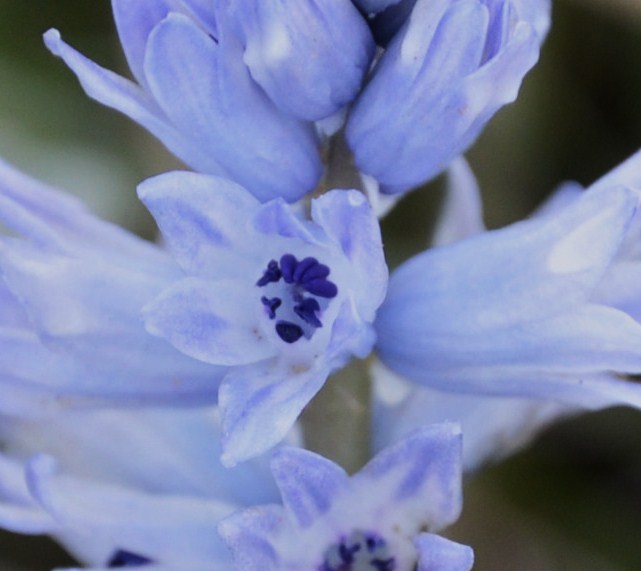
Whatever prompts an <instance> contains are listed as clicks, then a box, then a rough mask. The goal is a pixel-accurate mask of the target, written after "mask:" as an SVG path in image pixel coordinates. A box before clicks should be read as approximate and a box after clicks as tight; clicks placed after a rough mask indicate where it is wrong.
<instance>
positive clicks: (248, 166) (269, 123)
mask: <svg viewBox="0 0 641 571" xmlns="http://www.w3.org/2000/svg"><path fill="white" fill-rule="evenodd" d="M217 42H218V43H217ZM177 45H178V46H181V48H180V50H176V49H175V46H177ZM240 49H241V48H240V46H239V45H237V44H236V41H235V40H234V39H233V38H231V37H224V38H220V39H218V40H216V39H213V38H212V37H210V36H209V35H207V33H205V32H204V31H203V30H202V29H201V28H199V27H198V26H197V25H196V24H195V23H194V22H192V21H191V20H190V19H189V18H187V17H185V16H182V15H180V14H170V15H169V16H168V17H167V18H165V20H163V22H161V23H160V24H159V25H158V26H157V27H156V28H155V29H154V31H153V32H152V34H151V35H150V37H149V43H148V46H147V54H146V59H145V74H146V77H147V81H148V82H149V86H150V89H151V91H152V92H153V95H154V97H155V98H156V100H157V101H158V103H159V104H160V106H161V107H162V108H163V110H164V111H165V113H166V114H167V115H168V116H169V117H170V118H171V121H172V122H173V123H174V124H175V125H176V126H177V128H178V129H179V130H180V131H181V132H183V133H189V137H190V140H191V141H193V144H194V146H198V147H199V148H200V149H202V151H203V152H206V153H207V155H209V156H212V157H214V158H215V160H216V161H217V162H218V164H220V165H221V166H222V169H223V171H222V172H217V171H214V173H215V174H225V175H226V176H228V177H229V178H232V179H233V180H235V181H238V182H239V183H240V184H242V185H243V186H244V187H245V188H247V189H249V190H250V192H251V193H252V194H254V196H256V197H257V198H258V199H260V200H263V201H264V200H268V199H270V198H275V197H277V196H282V197H283V198H285V199H286V200H288V201H294V200H297V199H298V198H300V197H301V196H303V195H304V194H305V193H307V192H309V191H310V190H312V189H313V188H314V186H315V185H316V182H317V180H318V178H319V176H320V170H321V167H320V162H319V159H318V151H317V143H316V141H315V138H314V135H313V133H312V132H311V128H310V127H309V126H307V125H304V124H302V123H300V122H298V121H294V120H292V119H289V118H287V117H285V116H283V115H282V114H280V113H279V112H278V111H277V110H276V109H275V108H274V107H273V105H272V104H271V102H269V100H268V99H267V98H266V96H265V95H264V94H263V93H262V92H261V91H260V89H259V88H258V86H256V85H255V84H254V83H253V82H252V81H251V79H250V77H249V72H248V71H247V69H246V68H245V67H244V64H243V62H242V54H241V53H240ZM200 170H203V169H200ZM205 172H207V170H206V169H205Z"/></svg>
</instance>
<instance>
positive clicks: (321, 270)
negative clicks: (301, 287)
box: [299, 264, 329, 284]
mask: <svg viewBox="0 0 641 571" xmlns="http://www.w3.org/2000/svg"><path fill="white" fill-rule="evenodd" d="M328 275H329V267H327V266H326V265H325V264H316V265H315V266H312V267H310V268H308V269H307V270H305V272H304V273H303V275H302V276H301V277H300V280H299V281H300V282H301V283H302V284H304V283H305V282H308V281H310V280H315V279H322V278H326V277H327V276H328Z"/></svg>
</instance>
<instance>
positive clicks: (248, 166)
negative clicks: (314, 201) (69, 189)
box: [45, 0, 374, 201]
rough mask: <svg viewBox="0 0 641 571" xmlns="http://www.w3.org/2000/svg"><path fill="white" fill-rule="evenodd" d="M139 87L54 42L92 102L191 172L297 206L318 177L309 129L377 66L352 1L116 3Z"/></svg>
mask: <svg viewBox="0 0 641 571" xmlns="http://www.w3.org/2000/svg"><path fill="white" fill-rule="evenodd" d="M112 4H113V10H114V15H115V19H116V24H117V27H118V32H119V35H120V39H121V42H122V45H123V48H124V50H125V53H126V55H127V60H128V62H129V67H130V68H131V70H132V72H133V74H134V76H135V78H136V80H137V82H138V85H136V84H134V83H132V82H130V81H128V80H125V79H124V78H122V77H119V76H116V75H115V74H113V73H111V72H109V71H107V70H104V69H102V68H100V67H99V66H97V65H95V64H94V63H93V62H91V61H89V60H87V59H86V58H84V57H83V56H82V55H80V54H79V53H78V52H76V51H75V50H73V49H72V48H70V47H69V46H68V45H66V44H65V43H64V42H63V41H62V40H61V39H60V34H59V33H58V32H57V31H55V30H51V31H49V32H48V33H47V34H46V36H45V39H46V43H47V45H48V47H49V49H50V50H51V51H52V52H53V53H55V54H56V55H59V56H60V57H62V58H63V59H64V61H65V62H66V63H67V65H68V66H69V67H70V68H71V69H72V70H73V71H74V73H76V75H77V76H78V78H79V80H80V81H81V83H82V85H83V87H84V88H85V90H86V91H87V93H88V94H89V95H90V96H91V97H93V98H95V99H97V100H98V101H100V102H101V103H103V104H105V105H108V106H110V107H113V108H115V109H117V110H119V111H121V112H123V113H124V114H126V115H128V116H129V117H131V118H132V119H133V120H135V121H137V122H138V123H140V124H141V125H143V126H144V127H145V128H147V129H148V130H149V131H151V132H152V133H153V134H154V135H155V136H157V137H158V138H159V139H160V140H161V141H162V142H163V143H164V144H165V145H166V146H167V147H168V148H169V149H170V150H171V151H172V152H174V153H175V154H176V155H177V156H178V157H180V158H181V159H182V160H183V161H185V162H186V163H187V164H188V165H190V166H191V167H193V168H194V169H195V170H197V171H200V172H204V173H211V174H217V175H222V176H225V177H228V178H231V179H233V180H234V181H236V182H238V183H240V184H242V185H243V186H245V187H246V188H248V189H250V190H251V192H252V193H254V195H255V196H257V197H258V198H259V199H261V200H268V199H270V198H275V197H277V196H281V197H283V198H285V199H286V200H288V201H294V200H297V199H298V198H300V197H301V196H303V195H304V194H305V193H307V192H310V191H312V190H313V189H314V188H315V186H316V184H317V182H318V180H319V178H320V175H321V158H320V154H319V152H318V147H319V145H320V141H319V139H318V137H317V135H316V131H315V129H314V126H313V124H312V123H311V121H312V120H316V119H321V118H324V117H327V116H329V115H332V114H333V113H335V112H336V111H338V110H339V109H341V108H342V107H343V106H344V105H346V104H347V103H349V101H351V99H353V97H354V96H355V95H356V93H357V91H358V89H359V88H360V84H361V81H362V78H363V75H364V74H365V73H366V72H367V70H368V69H369V64H370V61H371V59H372V58H373V55H374V43H373V40H372V38H371V34H370V32H369V29H368V28H367V25H366V24H365V22H364V21H363V20H362V18H361V17H360V15H359V13H358V11H357V10H356V9H355V8H354V6H353V5H352V4H351V2H347V1H340V2H331V3H326V2H324V3H317V2H314V1H312V0H301V1H300V2H296V3H294V4H293V5H287V6H286V7H285V6H284V4H283V3H282V2H279V1H277V0H270V1H267V2H254V3H249V4H248V3H245V5H243V6H242V7H241V6H236V5H235V4H234V3H228V2H218V3H216V2H212V3H210V4H207V5H205V4H203V3H202V2H196V1H194V0H190V1H186V2H181V3H179V4H174V3H168V2H165V1H163V0H139V1H137V2H131V1H128V0H113V2H112Z"/></svg>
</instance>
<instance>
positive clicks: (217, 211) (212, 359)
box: [139, 173, 387, 464]
mask: <svg viewBox="0 0 641 571" xmlns="http://www.w3.org/2000/svg"><path fill="white" fill-rule="evenodd" d="M139 194H140V196H141V198H142V200H143V202H144V203H145V204H146V205H147V207H148V208H149V209H150V211H151V212H152V214H153V215H154V217H155V218H156V221H157V222H158V225H159V226H160V229H161V231H162V234H163V237H164V239H165V240H166V242H167V246H168V248H169V250H170V251H171V253H172V254H173V256H174V258H175V259H176V261H177V262H178V263H179V264H180V266H181V267H182V269H183V271H184V272H185V277H183V278H182V279H180V280H176V282H175V283H173V284H172V285H171V286H170V287H168V288H167V289H166V290H165V291H163V292H162V293H161V294H160V295H159V296H158V297H157V298H156V299H155V300H153V301H150V303H149V304H148V305H147V306H146V308H145V310H144V317H145V323H146V326H147V329H148V330H149V331H150V332H151V333H153V334H154V335H158V336H161V337H163V338H164V339H166V340H167V341H169V342H170V343H171V344H173V345H174V346H175V347H176V348H177V349H179V350H180V351H183V352H184V353H186V354H187V355H189V356H191V357H194V358H196V359H199V360H201V361H205V362H207V363H211V364H212V365H217V366H224V367H228V372H227V373H226V375H225V378H224V381H223V384H222V386H221V388H220V391H219V404H220V407H221V410H222V415H223V428H224V433H225V434H224V446H225V449H226V454H225V456H224V458H225V462H226V463H229V464H233V463H234V462H236V461H238V460H242V459H244V458H247V457H250V456H253V455H255V454H258V453H260V452H263V451H264V450H266V449H267V448H269V447H271V446H273V445H274V444H275V443H276V442H278V441H279V440H281V439H282V438H283V436H284V435H285V434H286V432H287V431H288V430H289V428H290V427H291V426H292V424H293V423H294V421H295V419H296V417H297V416H298V414H299V413H300V411H301V409H302V408H303V407H304V406H305V405H306V404H307V403H308V402H309V400H310V399H311V398H312V397H313V396H314V394H316V392H317V391H318V390H319V389H320V387H321V386H322V385H323V383H324V382H325V380H326V378H327V376H328V375H329V374H330V372H332V371H333V370H335V369H337V368H339V367H341V366H343V365H344V364H345V363H346V361H347V360H348V359H349V358H350V357H351V356H352V355H355V356H357V357H361V358H362V357H365V356H367V355H368V354H369V352H370V351H371V348H372V346H373V343H374V334H373V327H372V322H373V320H374V316H375V312H376V309H377V308H378V306H379V305H380V303H381V302H382V301H383V298H384V295H385V290H386V285H387V268H386V265H385V261H384V257H383V250H382V244H381V237H380V230H379V226H378V222H377V220H376V218H375V216H374V215H373V213H372V210H371V208H370V207H369V205H368V204H367V201H366V199H365V197H364V196H363V195H362V194H361V193H359V192H356V191H348V190H335V191H330V192H329V193H326V194H324V195H323V196H321V197H320V198H318V199H315V200H313V201H312V203H311V220H309V221H308V220H305V219H304V218H303V217H302V216H300V215H298V214H297V213H296V212H295V211H294V210H293V209H292V208H291V207H290V206H288V205H287V204H286V203H285V202H284V201H283V200H282V199H281V200H274V201H271V202H268V203H267V204H264V205H263V204H261V203H260V202H259V201H258V200H256V199H255V198H254V197H253V196H252V195H251V194H250V193H249V192H247V191H246V190H244V189H243V188H242V187H240V186H238V185H236V184H234V183H231V182H229V181H226V180H223V179H218V178H215V177H208V176H205V175H197V174H192V173H170V174H166V175H161V176H159V177H156V178H155V179H151V180H149V181H146V182H145V183H143V184H142V185H141V186H140V189H139Z"/></svg>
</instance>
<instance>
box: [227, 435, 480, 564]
mask: <svg viewBox="0 0 641 571" xmlns="http://www.w3.org/2000/svg"><path fill="white" fill-rule="evenodd" d="M460 454H461V438H460V429H459V428H458V427H457V426H455V425H452V424H443V425H438V426H431V427H426V428H423V429H421V430H419V431H417V432H415V433H413V434H411V435H410V436H408V437H406V438H405V439H403V440H402V441H400V442H398V443H397V444H395V445H394V446H392V447H390V448H387V449H386V450H383V451H382V452H381V453H379V454H378V455H377V456H376V457H374V458H373V459H372V460H371V461H370V462H369V463H368V464H367V465H366V466H365V467H364V468H363V469H362V470H360V471H359V472H358V473H357V474H355V475H354V476H352V477H349V476H348V475H347V474H346V473H345V472H344V471H343V470H342V469H341V468H340V467H339V466H337V465H336V464H334V463H332V462H330V461H329V460H326V459H324V458H322V457H320V456H318V455H316V454H314V453H312V452H308V451H305V450H300V449H288V448H284V449H281V450H280V451H278V452H276V453H275V455H274V457H273V460H272V472H273V474H274V478H275V480H276V483H277V485H278V487H279V489H280V493H281V496H282V499H283V504H284V505H283V506H279V505H267V506H263V507H253V508H251V509H249V510H246V511H244V512H240V513H239V514H235V515H233V516H230V517H229V518H227V519H225V520H223V522H222V523H221V525H220V526H219V530H220V533H221V535H222V536H223V537H224V539H225V540H226V541H227V543H228V544H229V546H230V547H231V549H232V551H233V553H234V559H235V562H236V566H237V567H238V568H239V569H243V571H413V570H415V569H416V570H417V571H468V570H469V569H471V567H472V563H473V553H472V550H471V549H470V548H469V547H466V546H463V545H460V544H457V543H454V542H452V541H449V540H447V539H444V538H442V537H439V536H438V535H434V534H433V533H432V532H435V531H438V530H440V529H442V528H443V527H444V526H446V525H449V524H450V523H452V522H454V521H455V520H456V519H457V518H458V516H459V513H460V510H461V466H460Z"/></svg>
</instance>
